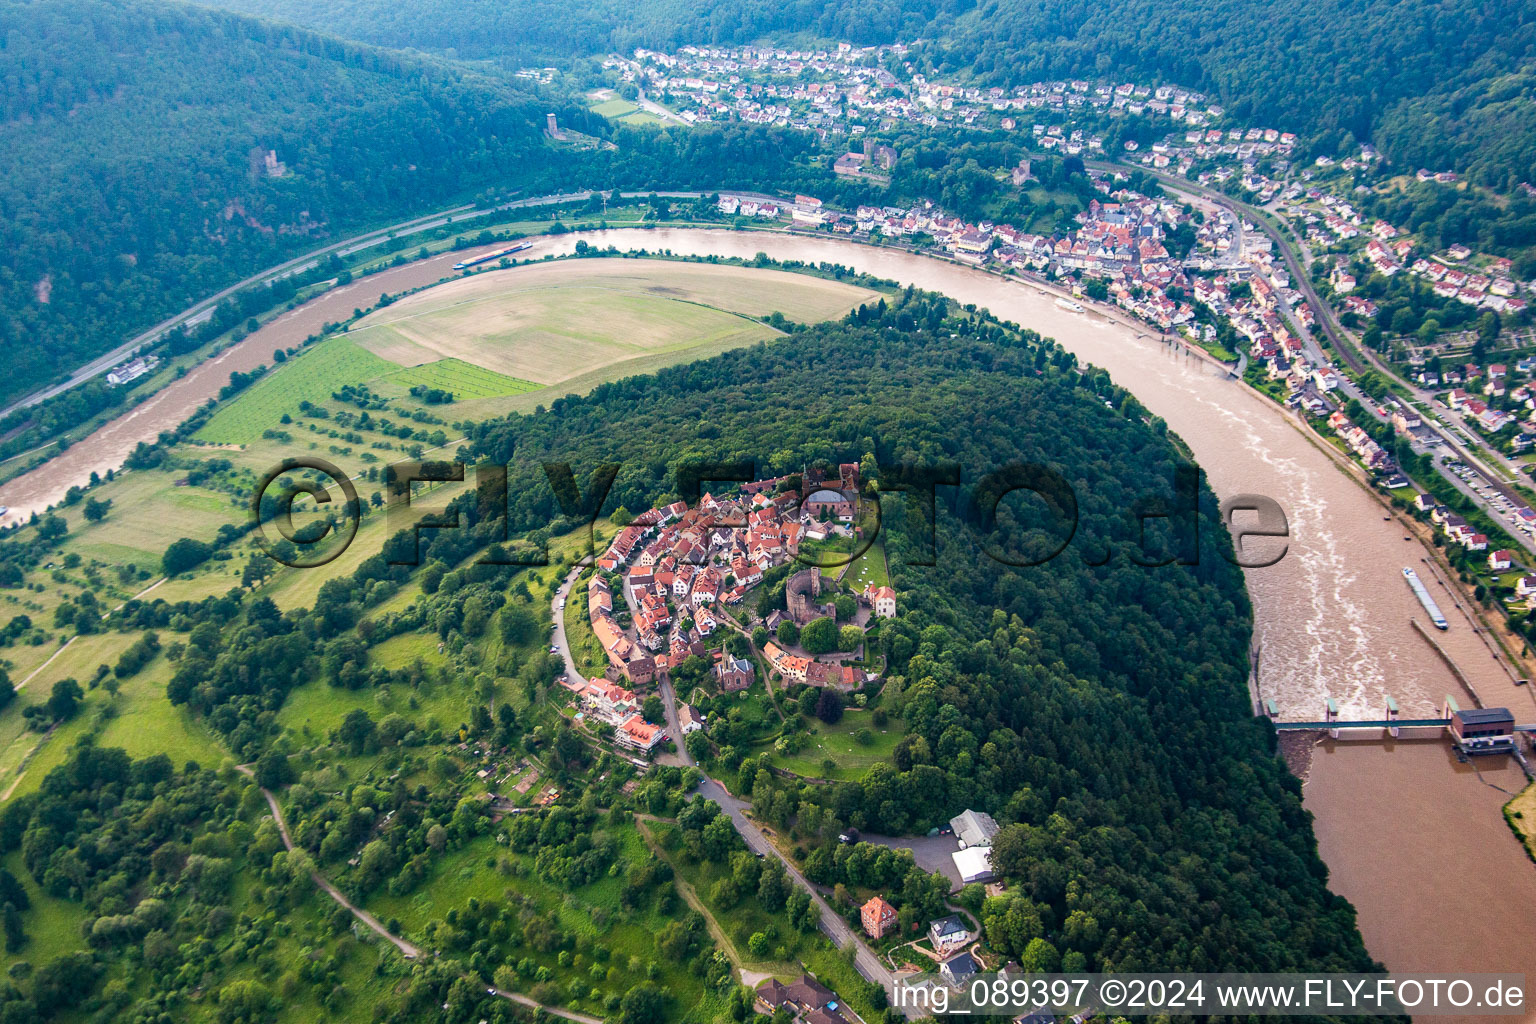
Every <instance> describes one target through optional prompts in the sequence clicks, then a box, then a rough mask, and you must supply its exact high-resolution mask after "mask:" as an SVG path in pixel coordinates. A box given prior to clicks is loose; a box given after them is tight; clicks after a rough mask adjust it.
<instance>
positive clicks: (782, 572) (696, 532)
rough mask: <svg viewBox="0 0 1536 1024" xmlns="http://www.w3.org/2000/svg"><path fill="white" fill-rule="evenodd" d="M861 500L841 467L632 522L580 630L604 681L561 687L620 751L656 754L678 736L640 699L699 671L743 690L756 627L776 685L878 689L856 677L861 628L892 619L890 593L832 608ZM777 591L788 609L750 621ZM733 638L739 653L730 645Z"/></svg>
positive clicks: (872, 593)
mask: <svg viewBox="0 0 1536 1024" xmlns="http://www.w3.org/2000/svg"><path fill="white" fill-rule="evenodd" d="M859 493H860V484H859V466H858V464H857V463H847V464H844V465H841V466H839V467H838V468H837V476H836V477H834V478H830V479H828V478H827V475H825V474H823V473H822V472H819V471H817V470H816V469H813V468H808V469H806V470H805V471H804V472H803V473H800V474H795V475H793V476H784V477H776V478H772V479H766V480H757V481H753V482H751V483H746V484H743V485H741V487H740V488H739V490H737V491H734V492H733V493H730V494H722V495H716V494H704V495H703V496H702V497H701V498H700V499H699V500H698V502H697V503H696V504H694V505H693V506H691V507H690V506H689V505H688V503H687V502H684V501H677V502H673V503H671V504H668V505H664V506H661V507H658V508H652V509H648V510H646V511H645V512H642V513H640V514H639V515H636V516H635V517H634V518H633V519H632V520H630V521H629V522H628V523H627V524H626V525H625V526H624V527H623V528H622V529H621V530H620V531H619V533H618V534H617V535H616V536H615V537H614V539H613V541H612V543H611V544H610V545H609V547H608V549H607V551H605V552H604V553H603V554H602V556H601V557H599V558H598V559H597V563H596V572H595V573H594V574H593V575H592V576H591V578H590V579H589V580H588V581H587V585H586V610H587V620H588V623H589V625H590V627H591V630H592V635H593V636H594V637H595V638H596V640H597V642H598V643H599V644H600V645H601V647H602V649H603V652H604V653H605V654H606V656H607V661H608V665H607V670H606V672H605V673H604V677H603V678H601V679H592V680H581V679H571V678H567V679H565V680H564V685H565V686H566V687H567V688H568V689H570V690H571V691H572V692H573V693H574V694H575V695H576V696H577V697H579V698H580V699H581V701H582V703H583V705H584V706H585V707H586V709H587V711H589V712H591V713H593V714H595V715H596V716H597V717H599V718H600V719H601V720H602V721H604V722H605V723H607V724H610V725H612V726H613V727H614V730H615V734H614V735H615V739H616V740H617V741H618V742H619V743H621V744H624V745H626V746H629V747H632V748H635V749H639V750H643V751H650V750H652V749H654V748H655V747H656V746H657V745H658V744H660V743H662V742H664V741H665V740H667V739H673V740H677V741H679V742H680V741H681V740H682V738H683V736H681V735H680V736H671V737H669V736H668V735H667V733H666V727H665V726H664V725H663V724H661V723H656V722H650V721H647V720H646V719H645V718H644V717H643V716H642V715H641V714H640V709H641V701H640V698H639V697H637V696H636V690H637V689H640V690H644V689H646V688H648V687H650V686H651V685H652V684H654V683H658V682H660V681H662V680H668V679H670V677H671V674H672V673H673V672H674V671H676V670H677V669H678V668H679V667H680V666H682V665H683V664H684V663H685V662H688V661H689V659H695V658H696V659H701V662H697V663H695V664H700V663H702V664H704V665H706V666H707V668H708V673H709V676H710V678H711V679H712V681H713V684H714V686H715V687H716V688H718V690H719V692H722V693H737V692H740V691H743V690H746V689H747V688H748V687H750V686H751V685H752V683H753V681H754V680H755V679H756V677H757V674H758V672H757V668H756V667H755V665H754V662H753V660H752V659H751V658H749V657H744V656H742V654H741V653H732V651H731V650H729V649H728V648H730V647H735V649H736V650H737V651H738V652H740V651H741V650H742V647H743V642H742V641H744V640H745V639H746V638H747V637H749V636H751V635H752V632H749V631H751V630H752V629H753V626H754V625H755V626H756V627H758V628H760V629H762V630H765V631H767V632H770V633H772V635H773V636H774V639H773V640H764V641H763V642H762V643H760V644H758V643H753V644H752V645H751V647H753V648H756V649H755V650H754V651H750V653H754V654H756V655H758V656H760V657H761V658H762V661H763V664H764V665H766V668H767V671H768V673H769V674H770V676H771V677H772V678H773V679H776V680H779V681H781V682H782V683H783V684H784V685H788V684H791V683H795V684H804V685H808V686H812V687H827V688H832V689H835V690H838V691H840V692H843V693H849V692H852V691H853V690H855V689H858V688H860V687H863V686H865V685H866V684H869V683H871V682H875V681H877V680H878V679H879V673H878V672H875V671H870V670H869V669H867V668H865V667H862V666H863V665H864V664H867V661H868V659H867V658H865V656H864V654H863V652H862V646H863V645H862V634H863V629H864V626H865V624H866V623H868V622H869V620H870V619H871V618H872V617H879V618H894V617H895V615H896V592H895V591H894V590H893V589H891V587H889V586H887V585H880V586H875V585H873V584H870V585H867V586H865V587H864V588H863V589H862V590H858V591H856V592H855V593H856V602H855V603H853V605H852V608H851V609H850V607H849V606H847V605H845V606H843V607H842V608H839V607H838V606H837V605H836V603H835V602H833V601H832V600H831V598H832V597H833V595H834V594H835V593H836V592H837V591H838V590H839V584H841V583H842V582H843V580H844V576H845V574H846V573H847V572H848V571H849V569H850V568H852V567H853V565H854V562H855V559H854V557H853V556H854V555H855V554H857V553H858V551H857V545H858V543H859V542H860V540H861V538H862V535H863V530H862V528H861V527H860V526H859V524H858V519H859V501H860V498H859ZM773 582H782V585H783V607H782V608H774V609H772V610H771V611H769V612H768V614H767V615H766V616H754V613H753V612H752V611H751V610H749V609H748V608H747V607H746V606H745V601H746V599H747V597H748V596H749V595H752V594H753V593H754V592H755V591H757V590H758V588H760V587H761V586H763V585H764V584H765V583H773ZM844 589H846V588H844ZM850 610H851V612H852V613H851V614H847V613H848V612H850ZM839 620H841V621H842V622H843V623H844V625H843V626H842V628H841V629H838V628H837V623H838V622H839ZM733 635H734V636H738V637H741V638H742V640H740V641H738V642H737V643H736V644H734V645H728V644H726V643H725V642H724V641H725V639H726V638H727V637H728V636H733ZM757 636H758V639H762V636H763V634H757ZM681 714H682V720H681V721H680V723H679V731H680V732H681V733H683V734H686V733H688V732H691V731H693V730H694V729H697V728H701V727H702V726H703V723H702V722H701V721H699V720H698V717H697V716H696V714H695V713H694V712H693V711H692V709H690V708H689V707H688V706H687V705H686V704H685V705H683V706H682V708H681Z"/></svg>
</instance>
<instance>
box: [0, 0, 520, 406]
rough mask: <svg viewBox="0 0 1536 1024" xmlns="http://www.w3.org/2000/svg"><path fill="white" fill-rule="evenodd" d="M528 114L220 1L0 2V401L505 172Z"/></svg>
mask: <svg viewBox="0 0 1536 1024" xmlns="http://www.w3.org/2000/svg"><path fill="white" fill-rule="evenodd" d="M546 110H547V106H546V103H545V102H544V101H541V100H536V99H535V98H533V97H532V96H528V95H524V94H521V93H518V92H516V91H514V90H512V89H511V88H509V87H507V86H505V85H502V84H498V83H494V82H491V81H490V80H487V79H482V78H478V77H475V76H473V75H468V74H466V73H464V72H463V71H460V70H455V69H451V68H449V67H448V66H447V65H444V64H442V63H437V62H423V61H419V60H410V59H404V58H401V57H399V56H397V55H392V54H388V53H385V52H382V51H378V50H373V49H369V48H366V47H363V46H359V45H355V44H346V43H341V42H338V41H336V40H331V39H325V38H322V37H320V36H317V35H315V34H313V33H311V32H308V31H305V30H303V29H298V28H293V27H278V26H275V25H271V24H263V23H260V22H257V21H254V20H250V19H244V18H240V17H237V16H234V15H230V14H226V13H223V12H218V11H210V10H204V9H201V8H194V7H183V6H166V5H161V4H156V3H134V4H129V3H121V2H114V0H38V2H22V3H6V4H4V5H0V180H3V182H4V184H3V186H0V345H4V347H5V350H6V351H7V352H8V353H9V354H10V355H9V361H8V367H9V370H10V372H9V373H8V374H7V375H6V379H5V381H4V382H3V384H0V398H9V397H13V396H15V395H16V394H18V393H20V392H23V391H25V390H27V389H28V388H29V386H33V385H36V384H37V383H40V382H43V381H47V380H49V379H52V378H53V377H54V376H56V375H58V374H59V373H60V371H62V370H64V369H66V368H69V367H72V366H73V365H74V364H76V363H79V362H83V361H84V360H85V358H87V357H90V356H94V355H97V354H99V353H100V352H101V351H104V350H106V349H109V348H111V347H113V346H114V345H116V344H119V343H121V342H122V341H125V340H127V338H128V337H131V336H132V335H133V334H134V333H136V332H137V331H140V330H143V329H145V328H147V327H150V326H152V325H153V324H154V323H155V322H156V321H157V320H159V319H161V318H163V317H164V316H166V315H169V314H170V313H172V312H175V311H176V310H179V309H182V308H185V307H186V306H188V305H190V304H191V303H192V302H193V301H195V300H197V299H199V298H203V297H206V296H207V295H208V294H209V293H210V292H213V291H216V290H218V289H219V288H222V287H224V286H226V285H228V284H230V283H232V282H233V281H234V280H236V279H238V278H239V277H241V276H244V275H246V274H249V273H252V272H255V271H256V270H259V269H260V268H262V267H265V266H268V265H271V264H273V263H276V262H279V261H280V260H281V259H283V258H285V257H287V256H291V255H293V254H294V253H295V252H299V251H303V250H306V249H310V248H314V247H316V246H318V245H320V244H323V243H324V242H325V241H326V240H331V239H334V238H336V237H345V235H346V234H347V233H349V232H350V231H351V230H352V229H357V228H362V227H366V226H370V225H373V224H377V223H381V222H388V221H389V220H393V219H401V218H405V217H411V216H416V215H418V214H420V213H423V212H426V211H428V210H430V209H433V208H436V207H439V206H441V205H445V204H446V202H447V201H448V200H451V199H456V198H460V197H462V196H463V195H464V194H465V193H466V191H467V190H470V189H474V188H479V187H483V186H485V185H487V184H491V183H498V184H515V183H516V182H517V181H518V180H519V179H520V178H522V177H526V176H527V174H528V172H529V171H530V170H537V169H538V168H537V165H538V163H539V161H538V160H536V159H534V158H535V157H536V156H537V155H538V154H539V152H540V147H541V129H542V125H543V116H544V114H545V112H546ZM267 151H275V152H276V156H277V160H278V161H280V163H281V164H282V165H283V168H284V169H285V173H282V174H281V175H280V176H273V175H272V174H270V173H269V171H268V168H267V167H266V165H265V163H264V162H263V156H264V154H265V153H266V152H267ZM530 163H532V164H533V165H534V166H533V167H531V168H530V166H529V165H530Z"/></svg>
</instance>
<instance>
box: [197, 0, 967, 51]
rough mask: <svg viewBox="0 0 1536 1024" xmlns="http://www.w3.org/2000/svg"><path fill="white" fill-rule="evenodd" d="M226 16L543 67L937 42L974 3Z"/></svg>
mask: <svg viewBox="0 0 1536 1024" xmlns="http://www.w3.org/2000/svg"><path fill="white" fill-rule="evenodd" d="M218 6H220V7H228V8H230V9H232V10H239V11H246V12H249V13H252V14H261V15H264V16H267V17H272V18H278V19H281V20H283V21H292V22H295V23H297V24H300V25H311V26H314V27H315V28H319V29H322V30H323V31H326V32H331V33H334V34H336V35H339V36H345V37H346V38H349V39H362V40H367V41H368V42H372V43H377V44H378V45H380V46H394V47H416V48H419V49H423V50H435V51H440V52H447V51H452V52H453V53H454V54H455V55H457V56H460V57H467V58H489V57H507V58H511V59H513V60H518V61H528V62H537V61H542V60H547V59H556V58H560V57H570V56H572V55H575V54H589V53H602V52H605V51H607V50H614V49H617V50H620V51H626V52H627V51H628V50H630V49H633V48H634V47H636V46H647V47H651V46H654V47H669V46H681V45H684V44H687V43H745V42H752V41H754V40H756V39H758V38H759V37H761V36H763V35H764V34H767V33H797V32H804V33H810V34H814V35H816V36H820V37H823V38H830V39H854V40H858V41H860V42H868V43H880V42H889V41H890V40H891V39H894V38H897V37H901V38H907V39H912V38H916V37H918V36H931V35H932V32H933V27H934V25H935V22H936V21H939V22H942V21H944V20H947V19H948V18H950V17H952V16H953V15H954V14H955V13H956V12H958V11H963V10H965V9H967V8H968V7H969V6H970V0H874V2H864V3H857V4H855V3H846V2H833V3H817V2H814V0H789V2H787V3H767V2H763V0H656V2H647V3H641V4H637V3H626V2H624V0H578V2H575V3H564V2H561V0H462V2H456V0H424V2H420V3H412V4H395V3H390V2H388V0H334V2H328V3H307V2H305V0H220V2H219V3H218Z"/></svg>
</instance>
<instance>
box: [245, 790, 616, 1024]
mask: <svg viewBox="0 0 1536 1024" xmlns="http://www.w3.org/2000/svg"><path fill="white" fill-rule="evenodd" d="M235 767H236V768H237V769H238V770H239V771H240V772H241V773H242V774H243V775H247V776H250V777H251V778H254V777H255V773H254V772H252V771H251V766H250V765H245V764H241V765H236V766H235ZM259 788H260V789H261V795H262V796H264V797H266V799H267V807H268V808H270V809H271V811H272V818H273V820H274V821H276V822H277V831H278V834H279V835H281V836H282V837H283V845H284V846H285V847H287V848H288V849H289V850H292V849H293V848H294V846H293V838H292V837H291V836H289V834H288V822H287V821H286V820H285V819H284V818H283V809H282V808H281V807H280V806H278V803H277V797H276V796H274V795H273V794H272V791H271V790H269V789H267V788H266V787H259ZM309 877H310V879H311V880H312V881H313V882H314V883H315V885H316V886H317V887H318V888H320V889H321V891H323V892H324V893H325V894H326V895H327V896H329V897H330V898H331V899H333V900H335V901H336V902H337V903H338V904H339V905H341V906H343V907H345V908H346V909H347V910H348V912H350V913H351V914H352V916H353V917H355V918H357V920H359V921H361V922H362V923H363V924H365V925H367V926H368V927H369V928H371V929H373V930H374V931H375V932H377V933H378V934H379V935H380V936H382V937H383V938H384V939H386V940H388V941H389V942H390V943H391V944H392V945H393V946H394V947H395V948H396V949H398V950H400V952H401V954H402V955H404V956H405V957H406V958H407V959H409V960H415V959H417V958H418V957H420V956H422V950H421V948H420V947H419V946H417V945H415V944H414V943H411V942H407V941H406V940H405V939H403V938H401V937H400V936H398V935H395V934H393V933H392V932H390V930H389V929H387V928H385V927H384V926H383V925H382V924H380V923H379V920H378V918H376V917H374V916H373V915H372V914H370V913H368V911H366V910H364V909H362V908H361V907H358V906H356V905H354V904H353V903H352V901H351V900H349V899H347V897H346V896H344V895H343V894H342V892H341V891H340V890H339V889H337V888H336V887H335V886H334V885H332V884H331V880H330V879H329V878H326V877H325V876H324V875H322V874H321V873H320V872H319V871H311V872H310V873H309ZM486 992H487V993H488V994H490V995H494V996H500V997H501V998H502V999H507V1000H510V1001H511V1002H514V1003H517V1004H518V1005H519V1006H527V1007H529V1008H531V1009H535V1010H543V1011H544V1012H545V1013H549V1014H553V1015H554V1016H556V1017H562V1018H564V1019H565V1020H572V1021H576V1022H577V1024H603V1022H602V1021H601V1020H600V1019H598V1018H597V1017H592V1016H588V1015H587V1014H585V1013H577V1012H576V1011H575V1010H565V1009H561V1008H560V1007H558V1006H546V1005H545V1004H543V1003H540V1002H538V1001H537V1000H535V999H532V998H531V997H529V996H525V995H523V994H522V993H520V992H506V991H503V990H501V989H498V988H487V989H486Z"/></svg>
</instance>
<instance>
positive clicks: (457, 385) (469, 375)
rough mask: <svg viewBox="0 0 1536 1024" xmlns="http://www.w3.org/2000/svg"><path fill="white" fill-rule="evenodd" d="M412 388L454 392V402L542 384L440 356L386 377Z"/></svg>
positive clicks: (535, 387)
mask: <svg viewBox="0 0 1536 1024" xmlns="http://www.w3.org/2000/svg"><path fill="white" fill-rule="evenodd" d="M385 379H386V380H388V381H390V382H391V383H394V384H398V385H399V386H400V387H402V388H405V389H406V390H407V391H409V390H410V389H411V388H414V387H425V388H435V389H437V390H439V391H447V392H448V393H450V394H452V395H453V397H454V400H455V401H459V400H466V401H469V400H473V399H476V398H497V397H500V396H502V395H518V394H522V393H523V392H524V391H533V390H536V389H537V388H538V386H539V385H537V384H534V383H531V382H529V381H526V380H518V379H517V378H515V377H508V376H506V375H504V374H500V373H497V372H496V371H494V370H487V369H486V368H484V367H483V366H475V365H474V364H473V363H466V362H464V361H463V360H462V359H451V358H450V359H439V360H437V361H436V362H434V363H424V364H423V365H421V366H412V367H408V368H407V369H404V370H397V371H396V372H394V373H391V374H390V375H389V376H388V377H386V378H385Z"/></svg>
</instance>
